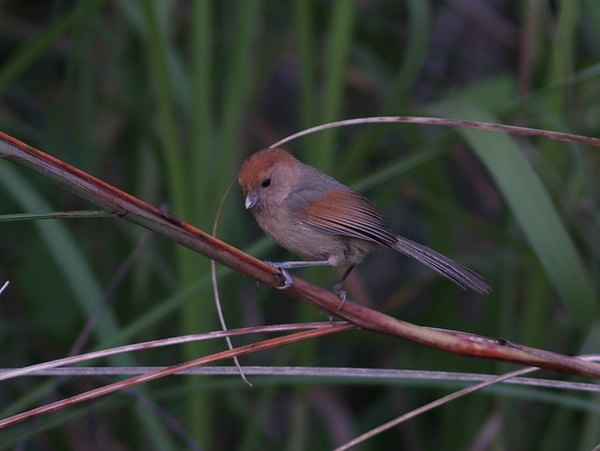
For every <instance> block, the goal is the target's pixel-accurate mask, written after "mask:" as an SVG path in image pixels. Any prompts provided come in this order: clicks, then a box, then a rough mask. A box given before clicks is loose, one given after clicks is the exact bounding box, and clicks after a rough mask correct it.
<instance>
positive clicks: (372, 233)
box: [298, 189, 396, 247]
mask: <svg viewBox="0 0 600 451" xmlns="http://www.w3.org/2000/svg"><path fill="white" fill-rule="evenodd" d="M298 215H299V217H300V219H301V220H302V221H304V222H305V223H306V224H309V225H311V226H312V227H316V228H317V229H319V230H321V231H324V232H327V233H331V234H333V235H341V236H347V237H350V238H358V239H362V240H367V241H372V242H375V243H379V244H381V245H384V246H387V247H393V246H394V245H395V244H396V236H395V235H394V234H393V233H392V231H391V229H390V225H389V221H388V220H387V218H386V217H385V216H383V214H382V213H381V212H380V211H379V210H378V209H377V207H375V204H373V202H371V201H370V200H368V199H367V198H365V197H363V196H362V195H360V194H359V193H357V192H356V191H352V190H350V189H347V190H335V191H328V192H326V193H325V194H323V196H322V197H321V198H320V199H319V200H317V201H316V202H312V203H310V204H309V205H308V206H307V208H300V209H299V211H298Z"/></svg>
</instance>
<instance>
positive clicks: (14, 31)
mask: <svg viewBox="0 0 600 451" xmlns="http://www.w3.org/2000/svg"><path fill="white" fill-rule="evenodd" d="M598 23H600V3H598V2H597V1H596V0H582V1H580V2H575V1H562V2H517V1H509V0H504V1H497V2H485V1H480V0H461V1H454V2H441V1H425V0H407V1H405V2H385V1H371V2H358V1H356V0H345V1H337V2H325V1H306V0H295V1H288V2H281V1H275V0H246V1H243V2H236V1H231V0H225V1H220V2H216V1H215V2H210V1H209V0H190V1H183V0H170V1H169V0H163V1H157V0H155V1H152V0H144V1H142V0H140V1H135V0H120V1H115V0H113V1H109V0H79V1H76V2H67V1H59V0H52V1H40V0H37V1H36V0H19V1H15V0H13V1H10V0H7V1H5V2H2V4H0V24H2V27H0V58H1V60H0V61H1V63H0V95H1V96H2V97H1V99H2V101H1V103H0V130H2V131H3V132H5V133H8V134H9V135H12V136H14V137H16V138H17V139H20V140H22V141H24V142H26V143H28V144H30V145H32V146H35V147H37V148H39V149H41V150H43V151H44V152H47V153H49V154H51V155H53V156H55V157H57V158H59V159H61V160H63V161H65V162H68V163H69V164H72V165H74V166H76V167H78V168H80V169H82V170H84V171H86V172H89V173H91V174H92V175H94V176H96V177H98V178H100V179H102V180H104V181H106V182H108V183H110V184H112V185H115V186H117V187H119V188H121V189H123V190H125V191H127V192H129V193H131V194H132V195H134V196H136V197H139V198H141V199H143V200H145V201H147V202H149V203H151V204H153V205H156V206H159V207H161V208H165V209H167V210H168V212H169V213H170V214H172V215H174V216H176V217H178V218H180V219H182V220H184V221H187V222H189V223H192V224H194V225H195V226H197V227H198V228H200V229H203V230H205V231H208V232H210V231H211V230H212V227H213V222H214V219H215V216H216V214H217V209H218V207H219V204H220V202H221V198H222V196H223V195H224V194H225V192H226V190H227V187H228V186H229V184H230V183H231V182H232V180H234V178H235V174H236V172H237V169H238V168H239V166H240V164H241V162H242V161H243V159H244V158H245V157H246V156H247V155H249V154H250V153H252V152H253V151H256V150H258V149H260V148H263V147H267V146H269V145H271V144H273V143H274V142H276V141H278V140H279V139H282V138H284V137H285V136H287V135H289V134H291V133H294V132H296V131H299V130H302V129H304V128H307V127H310V126H313V125H318V124H323V123H326V122H330V121H334V120H339V119H344V118H356V117H369V116H382V115H401V116H440V117H448V118H456V119H468V120H479V121H486V122H494V123H503V124H515V125H523V126H528V127H534V128H538V129H544V130H555V131H562V132H568V133H575V134H579V135H584V136H599V132H600V130H599V129H600V120H599V116H600V114H599V113H600V108H599V104H600V102H599V100H600V77H599V73H600V65H598V63H597V61H598V60H599V56H600V36H599V33H600V31H599V30H600V29H599V28H598V27H597V24H598ZM285 147H286V149H288V150H290V151H292V152H294V153H295V154H296V155H297V156H298V157H299V158H300V159H301V160H303V161H305V162H307V163H310V164H312V165H314V166H317V167H318V168H319V169H321V170H323V171H324V172H327V173H330V174H331V175H333V176H335V177H336V178H338V179H339V180H341V181H343V182H344V183H347V184H349V185H351V186H353V187H355V188H356V189H358V190H360V191H361V192H363V193H364V194H365V195H367V196H368V197H370V198H371V199H373V200H374V201H375V202H376V203H377V205H378V206H379V207H381V209H382V210H384V211H385V212H386V214H387V215H388V216H389V217H390V219H391V221H392V228H393V229H394V230H395V231H396V232H397V233H400V234H402V235H404V236H407V237H409V238H411V239H413V240H415V241H418V242H421V243H424V244H426V245H428V246H430V247H432V248H434V249H436V250H438V251H440V252H442V253H444V254H445V255H448V256H449V257H451V258H454V259H456V260H458V261H460V262H462V263H463V264H465V265H466V266H468V267H469V268H472V269H473V270H475V271H476V272H478V273H480V274H481V275H483V276H484V277H485V278H486V281H487V282H488V284H489V285H490V286H492V288H493V291H492V293H491V294H490V295H488V296H480V295H477V294H473V293H469V292H465V291H463V290H461V289H460V288H458V287H456V286H454V285H453V284H452V283H451V282H448V281H446V280H445V279H443V278H441V277H438V276H437V275H436V274H435V273H433V272H431V271H429V270H427V269H426V268H424V267H423V266H422V265H419V264H418V263H416V262H413V261H410V260H409V259H407V258H403V257H402V256H399V255H396V254H394V253H391V252H381V253H377V254H375V255H373V256H372V257H370V258H369V260H368V261H366V262H365V263H364V264H363V265H362V266H361V267H360V268H359V269H357V270H355V272H354V273H353V274H352V277H351V278H349V279H348V281H347V283H346V289H347V291H348V297H349V298H350V299H353V300H357V301H359V302H362V303H363V304H366V305H369V306H371V307H373V308H375V309H377V310H380V311H383V312H385V313H387V314H390V315H392V316H395V317H397V318H401V319H403V320H405V321H409V322H412V323H415V324H419V325H427V326H432V327H439V328H447V329H453V330H458V331H465V332H469V333H476V334H481V335H486V336H491V337H502V338H505V339H507V340H510V341H512V342H516V343H521V344H524V345H528V346H533V347H537V348H542V349H547V350H551V351H554V352H559V353H563V354H567V355H577V354H583V353H593V352H597V350H598V349H599V346H600V335H599V333H598V331H599V330H600V328H599V327H598V326H599V324H600V323H599V322H598V319H599V317H600V306H599V305H598V290H599V289H600V279H599V273H600V239H599V235H600V233H599V227H598V225H599V224H598V218H599V198H600V190H599V185H598V179H599V177H598V172H599V171H600V158H599V157H598V149H595V148H589V147H584V146H580V145H576V144H567V143H563V142H557V141H552V140H548V139H538V138H535V139H534V138H531V139H525V138H522V137H519V138H516V137H512V136H509V135H506V134H501V133H490V132H481V131H469V130H466V129H460V130H458V129H452V128H445V127H432V126H420V125H401V124H394V125H389V124H387V125H363V126H352V127H344V128H337V129H333V130H328V131H324V132H319V133H316V134H312V135H309V136H307V137H303V138H300V139H299V140H296V141H293V142H292V143H290V144H286V145H285ZM94 208H96V207H95V206H93V205H92V204H91V203H89V202H87V201H85V200H82V199H80V198H79V197H76V196H74V195H73V194H71V193H69V192H66V191H63V190H61V189H59V188H58V187H56V186H54V185H52V184H50V183H48V182H47V181H45V180H43V179H41V178H40V177H38V176H35V175H32V174H30V173H27V172H25V171H23V170H21V169H20V168H18V167H17V166H15V165H13V164H11V163H10V162H7V161H2V160H1V159H0V220H3V218H4V221H3V222H1V223H0V287H1V286H2V284H3V283H4V281H5V280H9V281H10V285H9V287H8V288H7V289H6V290H5V291H4V292H2V293H1V294H0V337H1V339H0V367H3V368H6V367H22V366H26V365H30V364H33V363H37V362H43V361H47V360H51V359H55V358H59V357H63V356H65V355H68V354H69V353H70V352H71V350H72V349H75V352H77V353H79V352H83V351H87V350H92V349H106V348H109V347H112V346H116V345H121V344H125V343H132V342H139V341H144V340H152V339H158V338H163V337H170V336H176V335H183V334H190V333H199V332H207V331H212V330H218V329H219V327H220V326H219V324H218V320H217V314H216V309H215V307H214V301H213V294H212V289H211V284H210V262H209V261H208V260H207V259H206V258H205V257H203V256H201V255H197V254H195V253H193V252H191V251H189V250H186V249H184V248H182V247H181V246H178V245H175V244H173V243H170V242H167V241H166V240H164V239H161V238H158V237H156V236H155V235H151V234H150V233H149V232H147V231H145V230H144V229H141V228H139V227H137V226H134V225H132V224H129V223H126V222H124V221H121V220H119V219H115V218H91V217H84V218H71V219H53V220H48V219H43V220H42V219H40V220H35V219H39V218H38V216H37V215H40V214H44V213H47V212H55V211H71V210H87V209H94ZM13 213H28V214H29V215H28V216H27V218H26V219H27V220H21V221H8V220H7V219H8V217H7V216H2V215H9V214H13ZM218 236H219V237H220V238H222V239H223V240H225V241H227V242H229V243H230V244H232V245H234V246H236V247H239V248H241V249H244V250H245V251H247V252H248V253H250V254H252V255H255V256H257V257H259V258H262V259H268V260H281V259H286V258H288V259H289V258H293V257H292V256H290V255H289V254H287V253H286V252H285V251H283V250H282V249H280V248H278V247H277V246H275V245H274V244H273V243H271V242H270V241H269V240H268V239H266V238H265V237H264V235H263V234H262V232H261V231H260V230H259V229H258V227H257V225H256V224H255V222H254V220H253V218H252V217H251V215H250V214H249V213H248V212H246V211H245V210H244V208H243V201H242V198H241V193H240V191H239V188H237V186H234V188H233V189H232V191H231V192H230V194H229V196H228V198H227V199H226V201H225V203H224V208H223V213H222V215H221V219H220V223H219V229H218ZM299 274H301V275H302V276H303V277H306V278H308V279H309V280H311V281H312V282H314V283H316V284H319V285H321V286H324V287H330V286H332V285H333V284H334V283H335V279H336V277H338V276H339V274H338V273H336V272H335V271H333V270H330V269H311V270H308V271H304V272H300V273H299ZM219 284H220V285H219V286H220V294H221V300H222V304H223V309H224V315H225V318H226V320H227V323H228V327H229V328H236V327H246V326H262V325H268V324H279V323H288V322H307V321H327V320H328V318H327V315H324V314H322V313H321V312H319V311H317V310H316V309H315V308H314V307H311V306H308V305H305V304H303V303H301V302H300V301H297V300H293V299H290V298H288V297H286V296H285V293H284V292H281V291H277V290H272V289H270V288H266V287H264V286H257V284H256V283H255V282H254V281H252V280H250V279H247V278H243V277H242V276H240V275H239V274H236V273H234V272H232V271H230V270H227V271H223V270H220V271H219ZM97 311H99V312H101V317H100V319H99V320H98V321H97V323H95V326H94V328H93V331H92V332H91V335H90V336H89V337H88V338H87V339H86V340H85V342H84V345H83V346H82V347H74V346H75V343H76V342H77V341H78V339H79V337H81V334H82V331H83V330H84V329H85V327H86V324H87V323H88V321H89V320H90V318H92V317H94V314H95V312H97ZM261 337H263V336H260V337H258V338H257V337H256V336H247V337H246V336H242V337H235V338H234V339H233V341H234V345H236V346H240V345H243V344H247V343H251V342H255V341H257V340H258V339H260V338H261ZM264 337H265V338H266V337H267V335H264ZM224 347H225V343H224V342H221V341H202V342H195V343H192V344H187V345H185V346H179V347H168V348H160V349H157V350H150V351H145V352H143V353H136V354H127V355H125V356H116V357H111V358H107V359H104V360H102V361H98V362H94V365H98V366H141V365H148V366H157V365H171V364H175V363H178V362H182V361H186V360H190V359H193V358H197V357H199V356H204V355H209V354H211V353H213V352H217V351H219V350H222V349H224ZM240 363H241V364H242V365H243V366H254V365H264V366H274V367H275V366H276V367H284V366H303V367H324V368H329V367H359V368H376V369H382V370H383V369H407V370H436V371H454V372H462V373H473V372H480V373H492V374H501V373H503V372H506V371H509V370H511V369H514V368H515V366H514V365H508V364H505V363H501V362H495V361H489V360H478V359H472V358H464V357H457V356H454V355H449V354H444V353H441V352H439V351H435V350H431V349H428V348H425V347H422V346H418V345H415V344H413V343H410V342H404V341H400V340H397V339H395V338H391V337H387V336H383V335H379V334H375V333H371V332H367V331H350V332H343V333H340V334H337V335H335V336H332V337H328V338H321V339H318V340H312V341H306V342H303V343H295V344H293V345H288V346H285V347H282V348H275V349H274V350H271V351H268V352H263V353H257V354H251V355H249V356H245V357H243V358H241V359H240ZM542 374H543V376H545V377H548V378H552V379H556V380H563V379H564V380H576V381H581V380H582V378H575V377H570V376H566V375H561V374H557V373H553V372H547V371H545V372H543V373H542ZM113 377H114V376H107V377H103V376H94V377H85V378H84V377H77V378H58V379H57V378H42V377H28V378H19V379H12V380H9V381H3V382H1V383H0V412H1V417H0V418H5V417H7V416H9V415H11V414H13V413H16V412H21V411H23V410H26V409H29V408H32V407H34V406H37V405H40V404H45V403H48V402H49V401H51V400H55V399H59V398H65V397H68V396H70V395H73V394H75V393H80V392H83V391H85V390H87V389H90V388H93V387H96V386H100V385H103V384H106V383H107V382H110V381H113V380H115V379H113ZM119 377H120V376H119ZM248 377H249V380H250V382H251V383H252V385H253V386H252V387H249V386H248V385H247V384H246V383H245V382H244V381H243V380H242V379H241V378H240V377H239V375H233V376H222V375H220V376H198V375H193V376H171V377H168V378H165V379H163V380H160V381H157V382H152V383H149V384H146V385H143V386H141V387H140V388H137V389H135V390H130V391H127V392H123V393H120V394H118V395H116V396H115V395H113V396H110V397H107V398H101V399H100V400H99V401H95V402H92V403H87V404H81V405H79V406H76V407H70V408H66V409H64V410H61V411H59V412H57V413H53V414H51V415H47V416H44V417H41V418H39V419H36V420H33V421H31V422H28V423H22V424H21V425H19V426H14V427H11V428H7V429H5V430H0V449H14V448H16V447H17V446H18V444H21V446H22V447H23V448H22V449H41V450H61V449H64V450H75V449H111V450H115V449H157V450H170V449H173V450H174V449H188V448H189V449H236V450H256V449H265V450H280V449H290V450H303V449H310V450H320V449H323V450H325V449H332V448H334V447H335V446H338V445H341V444H343V443H345V442H347V441H348V440H350V439H352V438H354V437H356V436H357V435H359V434H361V433H363V432H365V431H368V430H369V429H371V428H373V427H376V426H378V425H380V424H382V423H385V422H387V421H389V420H391V419H393V418H395V417H397V416H400V415H402V414H403V413H405V412H408V411H411V410H413V409H415V408H418V407H419V406H422V405H423V404H425V403H427V402H429V401H431V400H433V399H436V398H438V397H441V396H443V395H445V394H448V393H449V392H451V391H453V390H455V389H456V387H457V386H460V384H458V383H454V382H451V381H449V380H436V379H433V378H428V377H426V376H425V375H423V376H422V377H416V378H412V379H410V378H408V379H400V378H397V379H396V378H394V379H390V380H386V381H385V382H382V380H381V379H378V378H376V377H374V376H369V377H366V378H344V377H341V376H340V377H320V378H316V377H314V376H295V377H285V376H278V375H275V374H272V375H268V376H260V377H259V376H248ZM586 382H593V381H589V380H586ZM598 406H599V404H598V397H597V395H596V396H593V395H589V394H581V393H578V392H574V391H573V392H572V391H560V392H557V391H547V390H541V389H533V388H519V389H516V388H514V387H506V386H497V387H494V389H493V390H488V391H486V392H481V393H476V394H471V395H469V396H468V397H465V398H461V399H459V400H456V401H453V402H452V403H449V404H447V405H445V406H443V407H440V408H438V409H436V410H434V411H432V412H428V413H426V414H424V415H421V416H419V417H417V418H415V419H412V420H410V421H409V422H406V423H404V424H403V425H401V426H398V427H396V428H393V429H391V430H389V431H387V432H385V433H384V434H382V435H380V436H377V437H375V438H373V439H371V440H369V441H367V442H365V443H363V444H361V445H360V447H357V449H364V450H367V449H406V450H421V449H422V450H429V449H444V450H463V449H498V450H503V449H507V450H508V449H510V450H537V449H539V450H562V449H581V450H590V449H593V448H594V447H595V446H597V445H598V444H600V421H598V418H599V415H600V411H599V408H598ZM94 447H95V448H94Z"/></svg>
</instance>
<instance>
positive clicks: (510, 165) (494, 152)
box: [427, 101, 600, 329]
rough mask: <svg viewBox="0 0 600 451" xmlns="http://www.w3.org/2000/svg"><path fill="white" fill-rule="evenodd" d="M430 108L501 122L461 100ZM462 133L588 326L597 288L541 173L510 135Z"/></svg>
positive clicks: (596, 311)
mask: <svg viewBox="0 0 600 451" xmlns="http://www.w3.org/2000/svg"><path fill="white" fill-rule="evenodd" d="M427 110H428V112H429V113H432V114H435V115H439V116H445V117H451V118H455V119H466V120H479V121H484V122H498V120H497V118H495V117H494V116H493V115H492V114H491V113H489V112H488V111H486V110H484V109H481V108H479V107H477V106H475V105H473V104H469V103H465V102H461V101H447V102H444V103H441V104H438V105H435V106H432V107H429V108H427ZM458 131H459V133H460V134H461V135H462V136H463V137H464V138H465V140H466V141H467V142H468V143H469V145H470V146H471V148H472V149H473V151H474V152H475V153H476V154H477V156H478V157H479V158H480V159H481V161H482V162H483V164H484V165H485V167H486V168H487V169H488V171H489V172H490V174H491V176H492V178H493V179H494V180H495V182H496V184H497V186H498V189H499V190H500V191H501V192H502V195H503V196H504V198H505V200H506V202H507V203H508V205H509V206H510V208H511V210H512V212H513V214H514V216H515V218H516V220H517V221H518V223H519V225H520V226H521V228H522V229H523V232H524V233H525V235H526V236H527V239H528V241H529V243H530V244H531V247H532V248H533V250H534V252H535V254H536V256H537V257H538V259H539V261H540V262H541V264H542V266H543V267H544V269H545V271H546V274H547V275H548V278H549V279H550V281H551V283H552V284H553V285H554V288H555V289H556V291H557V292H558V293H559V295H560V297H561V298H562V300H563V302H564V304H565V306H566V307H567V308H568V310H569V311H570V312H571V314H572V315H573V317H574V318H575V320H576V321H577V323H578V325H579V326H580V327H581V328H584V329H586V328H589V327H590V326H591V324H592V323H593V322H594V320H596V319H597V318H598V316H599V314H600V308H599V307H598V303H597V299H596V293H595V289H594V286H593V284H592V281H591V279H590V276H589V274H588V272H587V270H586V268H585V267H584V265H583V263H582V260H581V258H580V256H579V254H578V253H577V250H576V248H575V245H574V244H573V240H572V239H571V237H570V236H569V234H568V232H567V230H566V228H565V225H564V224H563V222H562V220H561V218H560V216H559V214H558V212H557V211H556V209H555V208H554V206H553V204H552V200H551V199H550V196H549V195H548V193H547V192H546V190H545V189H544V186H543V185H542V183H541V181H540V180H539V178H538V176H537V174H536V173H535V171H534V170H533V168H532V167H531V165H530V164H529V162H528V161H527V159H526V158H525V157H524V156H523V154H522V153H521V151H520V150H519V147H518V146H517V144H516V143H515V141H514V140H513V139H512V138H511V137H510V136H508V135H504V134H499V133H489V132H483V131H479V130H468V129H459V130H458Z"/></svg>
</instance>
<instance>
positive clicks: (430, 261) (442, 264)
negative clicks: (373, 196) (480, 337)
mask: <svg viewBox="0 0 600 451" xmlns="http://www.w3.org/2000/svg"><path fill="white" fill-rule="evenodd" d="M396 238H397V242H396V244H395V246H394V249H396V250H397V251H399V252H401V253H403V254H405V255H408V256H409V257H412V258H414V259H415V260H417V261H419V262H421V263H423V264H425V265H427V266H429V267H430V268H431V269H433V270H434V271H437V272H438V273H440V274H441V275H442V276H444V277H447V278H448V279H450V280H452V281H453V282H454V283H456V284H457V285H459V286H460V287H462V288H464V289H471V290H475V291H477V292H479V293H488V292H489V291H490V290H491V288H490V287H489V285H488V284H487V283H485V282H484V281H483V279H482V278H481V277H480V276H479V275H477V274H475V273H474V272H473V271H471V270H470V269H468V268H465V267H464V266H462V265H461V264H459V263H456V262H455V261H452V260H450V259H449V258H447V257H444V256H443V255H442V254H439V253H437V252H436V251H434V250H432V249H429V248H428V247H425V246H423V245H421V244H418V243H415V242H414V241H411V240H409V239H407V238H404V237H401V236H397V237H396Z"/></svg>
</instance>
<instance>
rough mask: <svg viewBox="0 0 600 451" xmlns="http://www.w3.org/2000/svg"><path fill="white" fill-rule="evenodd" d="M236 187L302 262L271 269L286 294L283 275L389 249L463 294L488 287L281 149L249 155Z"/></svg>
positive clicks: (353, 193) (275, 237)
mask: <svg viewBox="0 0 600 451" xmlns="http://www.w3.org/2000/svg"><path fill="white" fill-rule="evenodd" d="M238 182H239V184H240V186H241V187H242V190H243V191H244V196H245V206H246V208H247V209H249V210H250V211H251V212H252V214H253V215H254V217H255V218H256V220H257V221H258V224H259V225H260V227H261V228H262V229H263V230H264V231H265V233H266V234H267V235H269V236H270V237H271V238H272V239H273V241H275V242H276V243H277V244H279V245H280V246H283V247H284V248H286V249H288V250H289V251H291V252H293V253H294V254H296V255H299V256H300V257H301V258H303V259H305V260H306V261H290V262H276V263H271V265H272V266H274V267H276V268H279V269H281V271H282V273H283V275H284V276H285V278H286V285H285V286H284V287H282V288H287V287H288V286H289V285H290V284H291V278H290V276H289V275H288V274H287V271H286V270H287V269H290V268H300V267H306V266H335V267H339V266H349V268H348V270H347V271H346V272H345V274H344V275H343V276H342V279H341V280H340V282H339V283H338V284H337V285H336V290H337V291H338V292H341V294H342V298H344V293H343V290H341V283H342V282H343V280H344V279H345V278H346V276H347V275H348V274H349V273H350V271H351V270H352V268H353V267H354V265H357V264H359V263H360V262H362V260H363V259H364V258H365V256H366V255H367V254H369V253H370V252H372V251H374V250H378V249H386V248H387V249H394V250H397V251H399V252H401V253H403V254H406V255H408V256H409V257H412V258H414V259H416V260H418V261H420V262H421V263H424V264H425V265H427V266H429V267H430V268H432V269H434V270H435V271H437V272H438V273H440V274H442V275H443V276H445V277H447V278H448V279H450V280H452V281H453V282H455V283H456V284H458V285H459V286H461V287H462V288H464V289H468V288H469V289H472V290H475V291H477V292H479V293H487V292H488V291H490V287H489V286H488V285H487V284H486V283H485V282H484V281H483V280H482V279H481V277H479V276H478V275H477V274H475V273H473V272H472V271H470V270H469V269H467V268H465V267H464V266H462V265H460V264H458V263H456V262H454V261H452V260H450V259H449V258H446V257H444V256H443V255H441V254H438V253H437V252H435V251H433V250H431V249H429V248H427V247H425V246H422V245H420V244H418V243H415V242H413V241H411V240H408V239H406V238H403V237H401V236H399V235H395V234H394V233H393V232H392V230H391V229H390V224H389V221H388V220H387V218H386V217H385V216H384V215H383V214H382V213H381V212H380V211H379V210H378V209H377V207H375V204H374V203H373V202H371V201H370V200H368V199H367V198H365V197H363V196H362V195H361V194H359V193H358V192H356V191H354V190H352V189H350V188H348V187H347V186H345V185H343V184H341V183H340V182H338V181H337V180H335V179H333V178H332V177H330V176H328V175H326V174H323V173H322V172H320V171H318V170H317V169H315V168H313V167H311V166H308V165H306V164H304V163H301V162H300V161H298V160H297V159H296V158H294V157H293V156H292V155H290V154H289V153H288V152H286V151H284V150H281V149H263V150H261V151H258V152H256V153H254V154H252V155H250V156H249V157H248V158H247V159H246V161H244V164H243V165H242V168H241V169H240V172H239V173H238Z"/></svg>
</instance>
